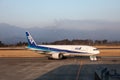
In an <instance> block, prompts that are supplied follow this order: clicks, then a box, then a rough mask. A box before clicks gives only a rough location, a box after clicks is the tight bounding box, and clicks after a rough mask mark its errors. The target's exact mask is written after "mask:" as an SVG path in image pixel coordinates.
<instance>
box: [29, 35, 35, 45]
mask: <svg viewBox="0 0 120 80" xmlns="http://www.w3.org/2000/svg"><path fill="white" fill-rule="evenodd" d="M28 39H29V40H30V43H31V44H32V43H34V40H33V38H32V37H31V36H28Z"/></svg>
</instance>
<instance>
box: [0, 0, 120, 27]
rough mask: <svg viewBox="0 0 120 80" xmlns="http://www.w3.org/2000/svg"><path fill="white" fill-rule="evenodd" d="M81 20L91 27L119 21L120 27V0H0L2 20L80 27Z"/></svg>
mask: <svg viewBox="0 0 120 80" xmlns="http://www.w3.org/2000/svg"><path fill="white" fill-rule="evenodd" d="M81 22H85V24H84V25H82V27H84V26H85V25H86V23H88V24H89V25H87V27H88V29H90V28H89V26H93V25H94V26H96V28H98V27H101V26H98V25H99V24H100V23H105V24H106V22H107V23H113V24H112V25H113V26H114V24H115V25H116V24H118V26H117V29H120V26H119V25H120V0H0V23H8V24H12V25H16V26H19V27H25V28H29V27H35V26H37V27H46V26H47V27H48V26H58V27H59V26H60V25H61V26H63V28H64V27H66V28H72V27H73V26H77V27H76V28H77V29H79V28H80V25H81V24H80V23H81ZM89 22H92V23H89ZM69 23H71V24H70V25H73V26H70V25H68V24H69ZM72 23H73V24H72ZM78 23H79V24H78ZM98 23H99V24H98ZM66 24H67V25H66ZM96 24H98V25H96ZM107 26H109V25H107ZM103 28H104V26H103ZM80 29H81V28H80ZM85 29H87V28H85Z"/></svg>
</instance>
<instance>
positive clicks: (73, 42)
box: [0, 39, 120, 47]
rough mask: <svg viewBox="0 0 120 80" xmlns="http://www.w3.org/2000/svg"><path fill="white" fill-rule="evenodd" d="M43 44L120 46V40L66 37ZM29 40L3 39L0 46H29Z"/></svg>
mask: <svg viewBox="0 0 120 80" xmlns="http://www.w3.org/2000/svg"><path fill="white" fill-rule="evenodd" d="M41 44H43V45H44V44H45V45H92V46H95V45H97V46H99V45H107V46H108V45H110V46H111V45H114V46H119V45H120V41H108V40H89V39H86V40H78V39H74V40H69V39H64V40H59V41H54V42H49V43H48V42H42V43H41ZM27 45H28V43H27V42H18V43H16V44H4V43H3V42H2V41H0V47H10V46H15V47H16V46H27Z"/></svg>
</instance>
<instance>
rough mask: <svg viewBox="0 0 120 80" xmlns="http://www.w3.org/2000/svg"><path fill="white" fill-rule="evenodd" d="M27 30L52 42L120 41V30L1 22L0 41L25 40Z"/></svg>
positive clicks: (34, 36)
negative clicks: (77, 40) (31, 25)
mask: <svg viewBox="0 0 120 80" xmlns="http://www.w3.org/2000/svg"><path fill="white" fill-rule="evenodd" d="M25 31H29V32H30V33H31V34H32V36H33V38H35V41H37V42H52V41H56V40H63V39H93V40H97V39H98V40H99V39H100V40H102V39H107V40H118V41H120V37H119V36H120V31H119V30H109V28H108V29H104V30H103V29H102V30H89V31H88V30H74V28H73V29H72V30H69V29H55V28H52V27H49V28H47V27H45V28H38V27H37V28H35V27H34V28H28V29H26V28H20V27H18V26H14V25H9V24H6V23H0V41H2V42H3V43H7V44H13V43H17V42H19V41H22V42H23V41H25V42H27V40H26V37H25Z"/></svg>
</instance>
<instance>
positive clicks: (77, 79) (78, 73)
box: [76, 61, 83, 80]
mask: <svg viewBox="0 0 120 80" xmlns="http://www.w3.org/2000/svg"><path fill="white" fill-rule="evenodd" d="M82 65H83V64H82V61H80V66H79V69H78V72H77V76H76V80H79V75H80V70H81V68H82Z"/></svg>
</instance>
